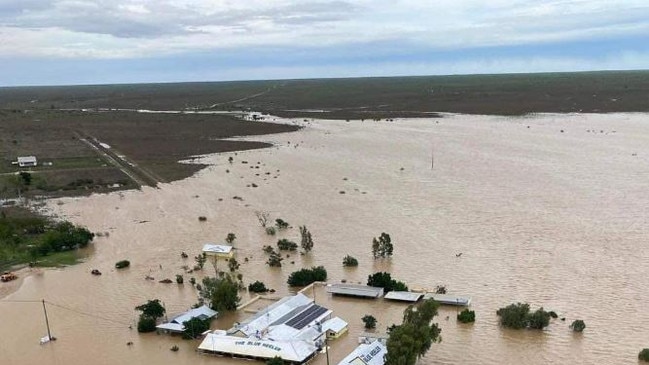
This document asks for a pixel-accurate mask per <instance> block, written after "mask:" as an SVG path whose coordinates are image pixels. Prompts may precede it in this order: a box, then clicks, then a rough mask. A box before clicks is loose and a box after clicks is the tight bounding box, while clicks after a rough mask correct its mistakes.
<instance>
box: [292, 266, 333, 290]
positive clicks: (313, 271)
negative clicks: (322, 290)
mask: <svg viewBox="0 0 649 365" xmlns="http://www.w3.org/2000/svg"><path fill="white" fill-rule="evenodd" d="M325 280H327V270H326V269H325V268H324V266H317V267H316V266H314V267H312V268H310V269H301V270H298V271H294V272H292V273H291V275H289V277H288V281H287V282H288V285H290V286H306V285H309V284H311V283H313V282H314V281H325Z"/></svg>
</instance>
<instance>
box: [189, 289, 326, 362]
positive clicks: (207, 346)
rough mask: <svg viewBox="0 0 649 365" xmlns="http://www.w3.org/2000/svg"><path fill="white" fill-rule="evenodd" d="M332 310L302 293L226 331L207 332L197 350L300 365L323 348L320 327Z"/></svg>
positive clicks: (324, 331)
mask: <svg viewBox="0 0 649 365" xmlns="http://www.w3.org/2000/svg"><path fill="white" fill-rule="evenodd" d="M331 314H332V311H331V310H329V309H327V308H324V307H321V306H319V305H317V304H315V303H314V302H313V300H311V299H310V298H308V297H307V296H305V295H304V294H297V295H294V296H290V297H285V298H283V299H281V300H279V301H278V302H276V303H273V304H272V305H270V306H268V307H266V308H265V309H263V310H260V311H259V312H257V313H256V314H255V315H254V316H252V317H250V318H249V319H247V320H246V321H244V322H241V323H238V324H235V326H234V327H232V328H231V329H229V330H228V331H225V332H224V331H214V332H212V333H208V334H207V335H206V336H205V339H204V340H203V342H202V343H201V344H200V346H199V347H198V350H199V351H200V352H202V353H207V354H214V355H221V356H229V357H239V358H245V359H253V360H262V361H265V360H268V359H272V358H274V357H276V356H279V357H281V358H282V360H284V361H285V362H289V363H292V364H303V363H305V362H307V361H308V360H310V359H311V358H313V357H314V356H315V355H316V354H317V352H318V351H319V350H320V349H321V348H322V347H323V346H324V341H325V336H326V331H327V328H325V326H324V325H323V324H324V323H326V320H327V319H328V318H329V317H330V316H331Z"/></svg>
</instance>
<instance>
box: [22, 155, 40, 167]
mask: <svg viewBox="0 0 649 365" xmlns="http://www.w3.org/2000/svg"><path fill="white" fill-rule="evenodd" d="M36 165H38V162H37V161H36V156H21V157H18V166H20V167H34V166H36Z"/></svg>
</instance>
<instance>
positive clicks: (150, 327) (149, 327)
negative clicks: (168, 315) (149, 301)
mask: <svg viewBox="0 0 649 365" xmlns="http://www.w3.org/2000/svg"><path fill="white" fill-rule="evenodd" d="M155 326H156V320H155V318H151V317H147V316H145V315H141V316H140V319H139V320H138V321H137V331H138V332H140V333H146V332H153V331H155Z"/></svg>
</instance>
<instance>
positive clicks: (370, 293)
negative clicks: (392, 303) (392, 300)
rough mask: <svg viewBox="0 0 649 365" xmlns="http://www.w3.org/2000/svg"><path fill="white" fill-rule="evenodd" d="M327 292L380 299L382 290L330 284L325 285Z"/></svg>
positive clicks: (364, 286) (370, 287) (353, 285)
mask: <svg viewBox="0 0 649 365" xmlns="http://www.w3.org/2000/svg"><path fill="white" fill-rule="evenodd" d="M327 292H328V293H331V294H339V295H349V296H355V297H366V298H380V297H382V296H383V288H377V287H373V286H367V285H355V284H330V285H327Z"/></svg>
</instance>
